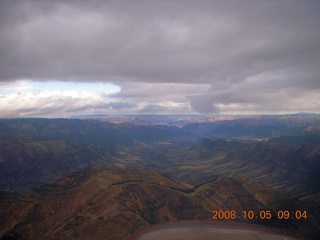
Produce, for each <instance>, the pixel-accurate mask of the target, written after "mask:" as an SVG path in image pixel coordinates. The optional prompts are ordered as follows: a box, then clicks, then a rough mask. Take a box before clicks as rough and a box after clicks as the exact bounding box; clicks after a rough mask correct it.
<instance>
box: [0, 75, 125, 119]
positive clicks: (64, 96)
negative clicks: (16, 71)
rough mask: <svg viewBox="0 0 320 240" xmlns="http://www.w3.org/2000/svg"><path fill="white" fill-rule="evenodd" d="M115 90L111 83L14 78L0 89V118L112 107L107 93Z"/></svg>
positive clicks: (58, 113)
mask: <svg viewBox="0 0 320 240" xmlns="http://www.w3.org/2000/svg"><path fill="white" fill-rule="evenodd" d="M119 91H120V87H119V86H116V85H114V84H111V83H96V84H94V83H68V82H67V83H65V82H64V83H62V82H33V81H25V80H24V81H17V82H15V83H11V84H8V85H4V86H2V88H1V90H0V105H1V117H31V116H35V117H37V116H47V117H56V116H59V117H68V116H70V114H72V113H79V112H86V113H88V112H95V111H99V110H103V108H105V109H104V110H108V109H109V110H110V109H111V110H112V105H110V103H112V101H111V99H110V98H109V97H108V96H109V95H110V94H115V93H117V92H119ZM112 100H113V99H112ZM108 104H109V105H108ZM101 106H105V107H101Z"/></svg>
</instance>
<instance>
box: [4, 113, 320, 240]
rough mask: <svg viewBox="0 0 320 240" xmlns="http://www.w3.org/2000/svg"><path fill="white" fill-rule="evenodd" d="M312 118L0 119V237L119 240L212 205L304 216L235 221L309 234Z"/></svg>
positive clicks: (201, 213)
mask: <svg viewBox="0 0 320 240" xmlns="http://www.w3.org/2000/svg"><path fill="white" fill-rule="evenodd" d="M319 119H320V117H319V115H314V114H313V115H309V114H306V115H293V116H291V115H285V116H275V117H272V116H260V117H259V116H255V117H242V118H228V119H227V120H222V118H219V119H207V121H205V119H201V118H200V119H199V118H195V117H186V118H183V117H181V116H180V117H178V118H172V117H166V118H162V117H157V116H153V117H149V118H148V119H142V120H140V119H139V118H137V117H135V118H132V119H131V120H126V121H118V122H117V123H115V122H113V123H111V122H108V121H106V120H103V119H99V120H96V119H84V120H80V119H0V173H1V174H0V193H1V194H0V203H1V206H0V208H1V210H0V216H1V219H2V220H1V226H2V227H1V229H3V230H2V232H1V236H2V238H3V239H40V238H43V236H46V238H49V239H67V238H69V239H100V237H102V236H104V238H106V239H125V238H127V237H128V236H129V235H130V234H133V233H135V232H137V231H139V230H142V229H144V228H145V227H147V226H149V225H152V224H155V223H161V222H168V221H177V220H208V219H211V218H212V211H213V210H215V209H216V210H223V211H225V210H235V211H237V212H238V213H243V211H248V210H251V209H252V210H253V211H257V212H259V211H260V210H266V209H270V210H272V212H273V213H274V214H276V212H277V211H278V210H279V209H284V208H290V211H292V212H294V211H297V210H301V211H302V210H303V211H306V210H307V211H308V219H305V220H303V221H302V220H301V219H300V221H299V220H295V221H293V220H292V221H291V220H290V221H284V220H279V219H276V218H273V219H272V220H271V221H265V220H264V221H262V220H261V219H260V220H259V219H252V220H250V221H249V220H248V219H247V220H244V219H236V221H244V222H247V223H250V224H251V223H258V224H263V225H268V226H277V227H283V228H289V229H291V230H292V229H296V230H298V231H299V232H300V233H302V234H305V235H308V236H311V237H316V236H317V234H319V232H318V231H317V230H316V229H320V228H319V222H320V220H319V219H320V218H319V214H318V210H317V209H319V207H320V206H319V204H320V181H319V177H318V172H319V171H320V127H319V126H320V121H319ZM113 120H114V118H113ZM146 120H148V121H146ZM165 121H167V122H165ZM97 164H98V165H97ZM280 193H281V194H280ZM84 213H85V214H84ZM109 215H110V216H109ZM35 229H36V230H35ZM92 229H98V230H97V231H92ZM111 229H113V230H112V231H111ZM33 230H35V231H33ZM90 234H91V235H92V237H90ZM99 234H100V235H99ZM106 234H107V235H106ZM108 234H111V235H110V237H109V236H108ZM106 236H108V237H106Z"/></svg>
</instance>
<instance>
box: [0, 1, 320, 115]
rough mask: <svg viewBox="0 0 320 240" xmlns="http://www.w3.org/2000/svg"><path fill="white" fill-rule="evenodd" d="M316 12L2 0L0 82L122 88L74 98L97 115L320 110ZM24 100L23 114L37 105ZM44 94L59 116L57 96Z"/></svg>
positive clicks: (239, 5)
mask: <svg viewBox="0 0 320 240" xmlns="http://www.w3.org/2000/svg"><path fill="white" fill-rule="evenodd" d="M319 12H320V2H319V1H312V0H310V1H299V0H290V1H289V0H280V1H279V0H271V1H258V0H245V1H232V0H227V1H204V0H200V1H193V0H192V1H191V0H185V1H178V0H176V1H175V0H174V1H146V0H145V1H143V0H139V1H129V0H127V1H125V0H124V1H98V0H93V1H81V0H80V1H79V0H77V1H76V0H74V1H73V0H70V1H37V0H25V1H9V0H4V1H1V2H0V31H1V35H0V84H1V85H6V84H13V83H14V82H17V81H19V80H33V81H51V80H58V81H61V82H68V81H69V82H70V81H71V82H78V83H81V82H91V83H92V84H95V83H97V82H110V83H113V84H116V85H118V86H120V87H121V91H120V92H119V93H117V94H115V95H111V96H108V97H107V98H101V99H100V100H99V101H98V102H94V101H90V102H85V101H82V102H83V104H82V105H83V108H86V106H87V108H88V109H91V110H92V111H98V106H102V105H105V106H109V108H106V110H104V112H108V111H109V110H110V108H111V109H113V110H119V111H123V112H124V111H129V110H128V109H131V110H130V111H133V112H134V111H136V112H148V111H149V112H150V113H154V112H157V113H161V112H162V113H170V112H177V111H178V112H179V113H183V112H185V113H191V112H201V113H255V112H257V113H258V112H259V113H263V112H292V111H293V112H294V111H319V109H320V79H319V78H320V45H319V43H320V30H319V26H320V16H319ZM62 88H63V85H62ZM61 90H63V89H61ZM24 91H25V93H26V94H27V93H28V91H26V90H24ZM48 91H50V89H48ZM20 92H21V91H20ZM0 94H1V95H2V97H1V98H0V103H1V105H3V104H4V102H3V101H4V100H3V99H7V100H6V104H9V103H8V102H9V100H8V99H9V98H10V96H11V95H10V94H3V93H0ZM11 94H17V92H16V93H14V92H12V93H11ZM42 94H44V92H43V93H42ZM46 94H47V98H50V96H51V97H53V96H54V95H51V94H53V93H50V94H49V93H48V92H46ZM55 94H57V93H55ZM58 96H59V95H56V97H57V99H58V98H59V99H60V100H59V101H62V99H64V98H61V97H58ZM78 97H79V96H78ZM15 98H16V99H17V101H18V102H19V101H20V100H21V101H22V99H23V98H25V96H21V95H16V96H15ZM19 99H20V100H19ZM34 99H38V100H39V101H40V99H42V100H43V98H40V96H38V95H37V96H34ZM81 99H83V98H82V97H81ZM73 100H75V101H78V100H79V99H78V98H74V99H73ZM27 101H29V105H30V111H31V112H32V111H34V110H32V109H33V108H34V109H37V108H38V107H39V104H36V100H35V102H32V101H30V100H27ZM48 101H49V99H48ZM50 101H51V103H52V104H53V103H55V104H53V105H54V106H52V108H53V109H54V108H56V110H55V111H54V110H52V111H51V113H52V114H53V115H54V114H58V113H59V111H60V110H59V106H60V105H59V101H57V100H52V99H50ZM63 101H65V104H69V106H73V105H72V103H71V102H70V99H69V100H68V99H64V100H63ZM80 102H81V101H80ZM65 104H62V105H65ZM95 104H97V105H95ZM6 106H9V105H6ZM9 108H10V107H9ZM11 108H12V109H13V110H14V111H15V112H16V113H18V112H19V111H20V113H23V112H22V110H21V109H22V108H23V107H21V109H20V110H19V109H18V108H15V109H14V105H12V106H11ZM71 108H72V107H71ZM49 109H50V106H48V108H46V111H49ZM72 109H73V108H72ZM13 110H12V111H13ZM69 110H70V109H69ZM69 110H68V109H65V110H64V111H65V112H66V114H67V112H68V111H69ZM91 110H90V111H91ZM79 111H80V110H79ZM101 111H102V110H101ZM4 112H5V111H4V110H3V111H1V115H2V116H5V115H6V116H7V115H8V113H7V114H4ZM9 115H10V114H9ZM31 115H32V114H31ZM40 115H41V114H40Z"/></svg>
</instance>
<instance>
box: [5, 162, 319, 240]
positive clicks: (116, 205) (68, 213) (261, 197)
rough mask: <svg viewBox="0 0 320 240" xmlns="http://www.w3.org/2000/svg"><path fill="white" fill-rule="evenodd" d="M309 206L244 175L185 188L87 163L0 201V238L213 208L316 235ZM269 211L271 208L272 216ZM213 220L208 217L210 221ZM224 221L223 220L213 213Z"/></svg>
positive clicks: (203, 215) (110, 229) (202, 214)
mask: <svg viewBox="0 0 320 240" xmlns="http://www.w3.org/2000/svg"><path fill="white" fill-rule="evenodd" d="M283 207H286V208H287V209H288V210H294V211H295V210H298V209H302V208H303V209H304V210H307V211H308V218H307V219H304V220H301V219H300V220H293V219H290V220H286V221H284V220H278V219H276V218H275V217H274V218H272V219H271V220H266V219H264V220H261V219H260V220H259V219H252V220H249V219H246V220H245V219H243V217H242V216H241V214H240V213H242V212H243V211H248V210H252V211H255V212H259V211H260V210H265V209H268V210H272V213H273V215H274V214H276V211H277V210H279V209H283ZM315 209H316V208H315V206H312V204H308V205H305V204H304V203H302V202H299V201H292V200H290V199H287V198H286V197H284V196H283V195H281V194H279V193H277V192H275V191H273V190H272V189H270V188H267V187H265V186H263V185H260V184H257V183H255V182H252V181H250V180H248V179H247V178H244V177H236V178H227V177H221V178H218V179H217V180H215V181H212V182H210V183H207V184H204V185H201V186H197V187H192V186H190V185H187V184H183V183H177V182H174V181H172V180H170V179H168V178H167V177H165V176H163V175H161V174H159V173H157V172H155V171H151V170H139V169H132V170H128V171H124V170H120V169H119V170H114V169H113V170H112V169H110V170H108V169H104V168H102V167H100V166H98V165H91V166H90V167H88V168H86V169H84V170H83V171H80V172H76V173H74V174H73V175H71V176H70V177H66V178H63V179H61V180H59V181H57V182H55V183H52V184H48V185H44V186H41V187H37V188H35V189H34V190H33V191H30V192H27V193H25V194H23V195H21V196H19V197H18V198H17V199H13V200H6V201H2V202H1V205H0V214H1V218H0V219H1V220H0V221H1V227H0V229H2V231H1V236H2V238H1V239H13V238H14V239H43V238H48V239H117V240H119V239H125V238H126V237H127V236H129V235H131V234H133V233H135V232H137V231H139V230H142V229H144V228H145V227H147V226H150V225H152V224H155V223H160V222H168V221H176V220H210V219H212V216H213V213H212V211H213V210H235V211H237V213H238V214H239V216H241V217H240V218H239V219H236V220H237V221H239V222H247V223H258V224H263V225H269V226H277V227H283V228H286V229H288V228H289V229H295V230H298V231H299V232H300V233H308V234H310V233H312V234H317V233H318V232H317V231H316V229H320V228H319V226H320V225H319V222H318V220H319V218H318V217H319V216H318V215H315V214H316V212H315ZM274 216H275V215H274ZM212 221H213V220H212ZM214 221H225V220H214Z"/></svg>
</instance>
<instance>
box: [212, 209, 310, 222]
mask: <svg viewBox="0 0 320 240" xmlns="http://www.w3.org/2000/svg"><path fill="white" fill-rule="evenodd" d="M212 213H213V216H212V219H213V220H222V219H232V220H233V219H249V220H252V219H267V220H269V219H271V218H273V217H277V218H278V219H280V220H281V219H283V220H288V219H298V220H299V219H307V211H306V210H303V211H301V210H296V211H289V210H278V211H277V212H272V211H271V210H260V211H259V212H254V211H252V210H248V211H243V212H242V213H240V214H239V213H237V212H236V211H235V210H225V211H223V210H213V211H212Z"/></svg>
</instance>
